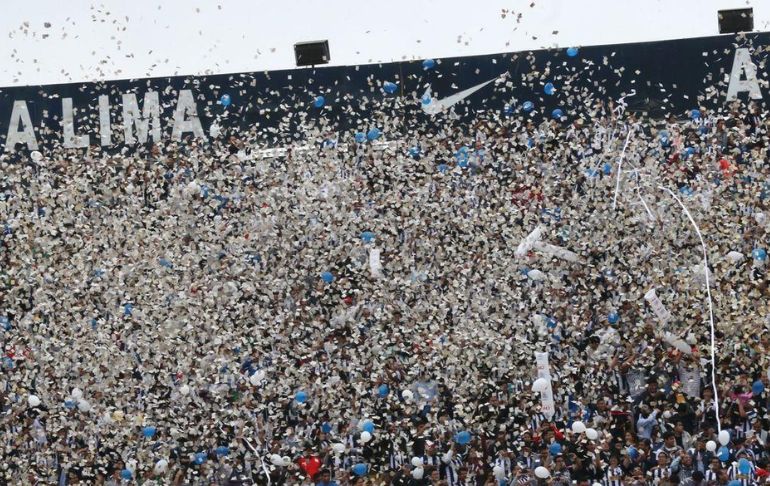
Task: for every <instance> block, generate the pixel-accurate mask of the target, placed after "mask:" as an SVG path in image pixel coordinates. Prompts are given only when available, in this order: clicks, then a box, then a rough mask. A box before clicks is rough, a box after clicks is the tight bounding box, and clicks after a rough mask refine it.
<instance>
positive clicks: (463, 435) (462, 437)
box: [455, 430, 471, 445]
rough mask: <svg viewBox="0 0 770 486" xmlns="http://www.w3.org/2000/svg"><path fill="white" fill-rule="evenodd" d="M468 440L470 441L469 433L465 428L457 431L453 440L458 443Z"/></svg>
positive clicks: (464, 442) (465, 442)
mask: <svg viewBox="0 0 770 486" xmlns="http://www.w3.org/2000/svg"><path fill="white" fill-rule="evenodd" d="M470 441H471V433H470V432H468V431H467V430H463V431H462V432H458V433H457V435H455V442H457V443H458V444H460V445H465V444H467V443H468V442H470Z"/></svg>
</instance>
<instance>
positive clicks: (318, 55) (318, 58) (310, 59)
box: [294, 40, 329, 66]
mask: <svg viewBox="0 0 770 486" xmlns="http://www.w3.org/2000/svg"><path fill="white" fill-rule="evenodd" d="M294 57H295V59H296V60H297V66H317V65H319V64H329V41H328V40H325V41H312V42H298V43H296V44H294Z"/></svg>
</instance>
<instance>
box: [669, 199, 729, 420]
mask: <svg viewBox="0 0 770 486" xmlns="http://www.w3.org/2000/svg"><path fill="white" fill-rule="evenodd" d="M658 189H660V190H662V191H666V192H667V193H669V194H670V195H671V197H673V198H674V200H675V201H676V202H677V203H679V206H681V207H682V210H683V211H684V213H685V214H686V215H687V219H689V220H690V224H692V226H693V228H695V233H696V234H697V235H698V239H700V245H701V249H702V250H703V269H704V272H703V273H704V276H705V278H706V296H707V297H708V303H709V324H710V326H711V387H712V388H713V390H714V410H715V411H716V419H717V430H718V431H720V432H721V431H722V423H721V422H720V421H719V390H718V389H717V369H716V336H715V334H716V329H715V326H714V302H713V301H712V300H711V283H710V282H709V281H710V280H711V279H710V278H709V276H710V274H711V272H709V262H708V251H707V250H706V243H705V242H704V241H703V235H702V234H701V232H700V228H698V225H697V224H696V223H695V220H694V219H693V217H692V215H691V214H690V211H689V210H688V209H687V206H685V205H684V203H682V201H681V200H680V199H679V198H678V197H676V194H674V192H673V191H672V190H671V189H669V188H667V187H664V186H658Z"/></svg>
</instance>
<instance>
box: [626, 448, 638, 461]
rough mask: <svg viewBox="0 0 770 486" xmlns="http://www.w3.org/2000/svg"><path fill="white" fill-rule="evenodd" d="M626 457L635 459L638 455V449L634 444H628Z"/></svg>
mask: <svg viewBox="0 0 770 486" xmlns="http://www.w3.org/2000/svg"><path fill="white" fill-rule="evenodd" d="M628 457H630V458H631V459H632V460H636V459H637V458H638V457H639V451H638V450H636V447H634V446H628Z"/></svg>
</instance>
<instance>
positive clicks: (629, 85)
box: [0, 33, 770, 152]
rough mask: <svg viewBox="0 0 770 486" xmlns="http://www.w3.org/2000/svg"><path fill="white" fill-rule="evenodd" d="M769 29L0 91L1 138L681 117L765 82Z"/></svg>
mask: <svg viewBox="0 0 770 486" xmlns="http://www.w3.org/2000/svg"><path fill="white" fill-rule="evenodd" d="M768 39H770V34H768V33H761V34H751V35H748V36H740V37H735V36H717V37H708V38H699V39H686V40H675V41H663V42H649V43H637V44H623V45H610V46H595V47H583V48H580V49H576V48H572V49H553V50H541V51H533V52H520V53H506V54H497V55H486V56H473V57H462V58H451V59H441V60H436V61H435V62H434V61H427V62H422V61H413V62H400V63H389V64H379V65H365V66H346V67H328V68H317V69H296V70H287V71H273V72H258V73H240V74H222V75H216V76H200V77H193V76H179V77H169V78H152V79H141V80H123V81H109V82H99V83H79V84H63V85H50V86H37V87H15V88H5V89H1V90H0V148H2V149H3V150H4V151H13V150H14V149H22V148H27V149H36V150H40V151H43V152H48V151H51V150H71V149H83V148H85V147H88V146H99V147H101V148H102V149H103V150H105V151H111V152H114V151H121V150H123V151H126V150H134V149H135V148H136V147H146V146H147V145H148V144H151V143H164V144H165V143H171V142H174V141H179V140H188V141H189V140H191V139H198V141H199V143H210V142H211V141H212V140H213V139H216V138H217V136H227V135H228V134H232V133H237V134H238V136H239V137H240V138H242V139H248V140H250V141H252V142H254V143H256V144H257V145H259V146H264V147H275V146H281V145H285V144H287V143H290V142H296V141H299V140H310V141H313V140H316V139H319V140H323V139H339V140H345V139H348V138H350V139H353V138H354V137H355V134H356V133H358V134H359V137H361V136H362V134H366V133H368V132H369V131H370V130H371V129H372V128H376V129H377V130H379V132H381V133H382V135H383V136H384V137H385V138H386V139H388V138H397V137H401V136H404V135H408V133H410V132H414V131H418V132H422V131H425V130H431V129H432V128H433V127H435V123H436V121H449V122H450V123H452V121H453V120H457V121H459V122H463V121H464V120H466V119H467V117H473V118H478V117H480V116H481V117H486V118H488V119H490V120H492V121H495V120H499V119H501V118H504V117H507V118H511V117H514V118H515V117H533V118H534V119H536V120H542V119H543V118H553V119H555V120H557V122H559V123H568V122H570V121H572V120H574V119H576V118H578V117H581V116H582V117H590V116H591V113H592V110H593V109H594V108H595V107H596V106H597V104H599V103H605V104H606V103H608V102H609V101H610V100H612V101H614V102H616V103H617V102H618V100H621V101H620V103H625V104H627V106H626V112H627V113H628V112H634V113H638V114H640V115H647V116H650V117H663V116H668V115H671V114H673V115H675V116H677V117H681V116H684V114H685V113H687V112H688V111H689V110H691V109H693V108H697V107H706V108H708V109H713V110H716V111H722V110H726V109H728V103H727V102H728V101H729V100H730V99H739V100H742V101H747V100H749V99H754V100H757V101H761V99H762V96H764V95H766V94H767V92H768V70H769V68H768V66H767V57H768V50H767V43H768Z"/></svg>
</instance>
